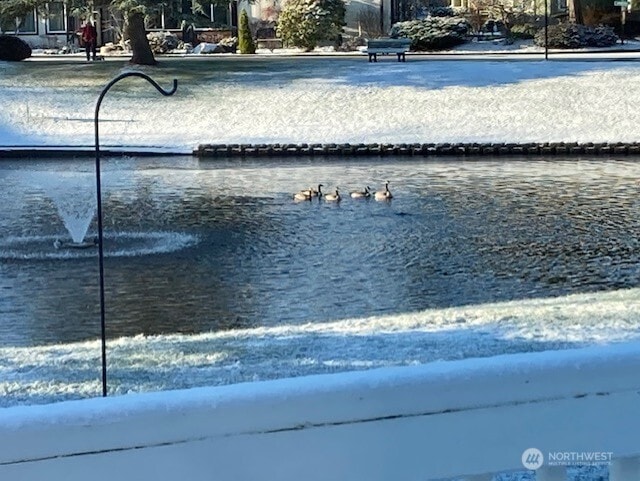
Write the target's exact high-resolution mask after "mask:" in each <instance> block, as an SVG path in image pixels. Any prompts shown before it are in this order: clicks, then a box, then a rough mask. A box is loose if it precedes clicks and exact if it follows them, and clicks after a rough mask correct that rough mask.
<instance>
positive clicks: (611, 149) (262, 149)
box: [193, 142, 640, 157]
mask: <svg viewBox="0 0 640 481" xmlns="http://www.w3.org/2000/svg"><path fill="white" fill-rule="evenodd" d="M193 154H194V155H195V156H197V157H229V156H247V157H248V156H271V155H277V156H282V155H323V156H324V155H457V156H465V155H468V156H478V155H492V156H496V155H508V156H521V155H557V154H561V155H571V154H573V155H612V154H618V155H639V154H640V143H636V142H633V143H624V142H616V143H585V144H581V143H577V142H574V143H567V142H545V143H523V144H518V143H455V144H446V143H445V144H418V143H415V144H331V143H330V144H206V145H200V146H199V147H198V148H197V149H196V150H194V152H193Z"/></svg>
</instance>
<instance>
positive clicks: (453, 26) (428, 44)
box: [390, 17, 471, 50]
mask: <svg viewBox="0 0 640 481" xmlns="http://www.w3.org/2000/svg"><path fill="white" fill-rule="evenodd" d="M470 30H471V25H470V24H469V22H468V21H467V20H466V19H464V18H461V17H427V18H425V19H423V20H411V21H408V22H399V23H396V24H394V25H393V27H391V33H390V35H391V37H393V38H401V37H403V38H409V39H411V50H444V49H447V48H451V47H455V46H456V45H460V44H463V43H465V42H466V35H467V33H468V32H469V31H470Z"/></svg>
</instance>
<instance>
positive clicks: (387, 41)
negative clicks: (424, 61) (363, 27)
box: [366, 38, 411, 62]
mask: <svg viewBox="0 0 640 481" xmlns="http://www.w3.org/2000/svg"><path fill="white" fill-rule="evenodd" d="M410 46H411V39H408V38H375V39H369V40H367V50H366V52H367V54H368V55H369V62H377V61H378V54H380V55H387V54H390V53H395V54H396V55H397V56H398V62H404V61H405V57H404V54H405V53H406V52H407V51H408V50H409V47H410Z"/></svg>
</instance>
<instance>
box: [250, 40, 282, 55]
mask: <svg viewBox="0 0 640 481" xmlns="http://www.w3.org/2000/svg"><path fill="white" fill-rule="evenodd" d="M256 43H257V47H258V48H268V49H269V50H271V51H272V52H273V51H274V50H275V49H276V48H282V39H281V38H259V39H258V40H257V41H256Z"/></svg>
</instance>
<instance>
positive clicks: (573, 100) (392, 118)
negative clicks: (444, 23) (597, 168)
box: [0, 56, 640, 152]
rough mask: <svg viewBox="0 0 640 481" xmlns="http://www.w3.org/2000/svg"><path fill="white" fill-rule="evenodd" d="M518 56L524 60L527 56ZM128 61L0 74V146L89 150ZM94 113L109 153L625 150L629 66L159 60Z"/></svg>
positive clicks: (630, 129)
mask: <svg viewBox="0 0 640 481" xmlns="http://www.w3.org/2000/svg"><path fill="white" fill-rule="evenodd" d="M525 57H526V56H525ZM130 68H131V67H129V66H128V64H126V62H125V61H123V60H110V61H107V62H99V63H96V64H86V63H83V62H77V61H76V62H70V61H66V62H65V61H62V62H42V61H40V62H39V61H32V62H22V63H19V64H9V63H0V105H2V109H1V110H0V145H2V146H8V145H37V146H43V145H77V146H80V145H85V146H91V145H93V123H92V119H93V109H94V105H95V101H96V99H97V96H98V95H99V93H100V90H101V88H102V87H103V86H104V85H105V84H106V83H107V82H108V81H109V80H110V79H111V78H113V77H114V76H115V75H117V74H118V73H120V72H122V71H124V70H127V69H130ZM145 71H146V72H147V73H149V74H150V75H152V76H153V77H154V78H156V79H157V80H158V81H159V82H160V83H161V84H164V85H165V86H166V87H169V86H170V83H171V79H172V78H174V77H175V78H177V79H178V80H179V82H180V85H179V87H178V93H177V94H176V95H175V96H173V97H171V98H163V97H161V96H160V95H158V93H157V92H156V91H155V89H153V88H152V87H151V86H150V85H147V84H146V83H144V82H143V81H142V80H140V79H135V80H134V79H127V80H125V81H123V82H122V83H121V84H119V85H118V86H116V87H115V88H114V89H113V90H112V91H111V92H110V93H109V94H108V96H107V98H106V100H105V102H104V103H103V107H102V110H101V119H102V122H101V141H102V144H104V145H111V146H114V145H122V146H136V147H138V148H140V147H143V148H144V147H148V148H151V147H155V148H158V147H160V148H168V149H170V150H173V151H177V152H190V151H191V150H192V149H193V148H194V147H196V146H197V145H198V144H201V143H273V142H546V141H566V142H576V141H577V142H590V141H591V142H615V141H625V142H631V141H635V140H637V135H636V133H635V128H636V126H637V125H638V124H639V123H640V109H638V108H637V105H638V104H640V93H639V92H640V75H638V74H639V73H640V64H638V63H635V62H632V61H617V62H613V61H556V60H554V61H543V60H526V59H521V60H510V61H504V60H498V61H488V60H483V61H473V60H464V59H457V60H434V59H432V58H422V57H415V58H411V59H409V60H408V61H407V62H406V63H398V62H396V61H395V60H394V59H392V58H384V59H383V61H381V62H378V63H375V64H369V63H368V62H367V61H366V57H365V56H363V57H346V56H343V57H340V56H335V57H322V58H310V57H297V58H285V57H268V56H262V57H254V58H252V59H249V60H247V59H243V58H239V56H226V57H219V58H213V57H207V58H195V59H194V58H184V59H164V60H163V61H162V63H161V66H160V67H158V68H146V69H145Z"/></svg>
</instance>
